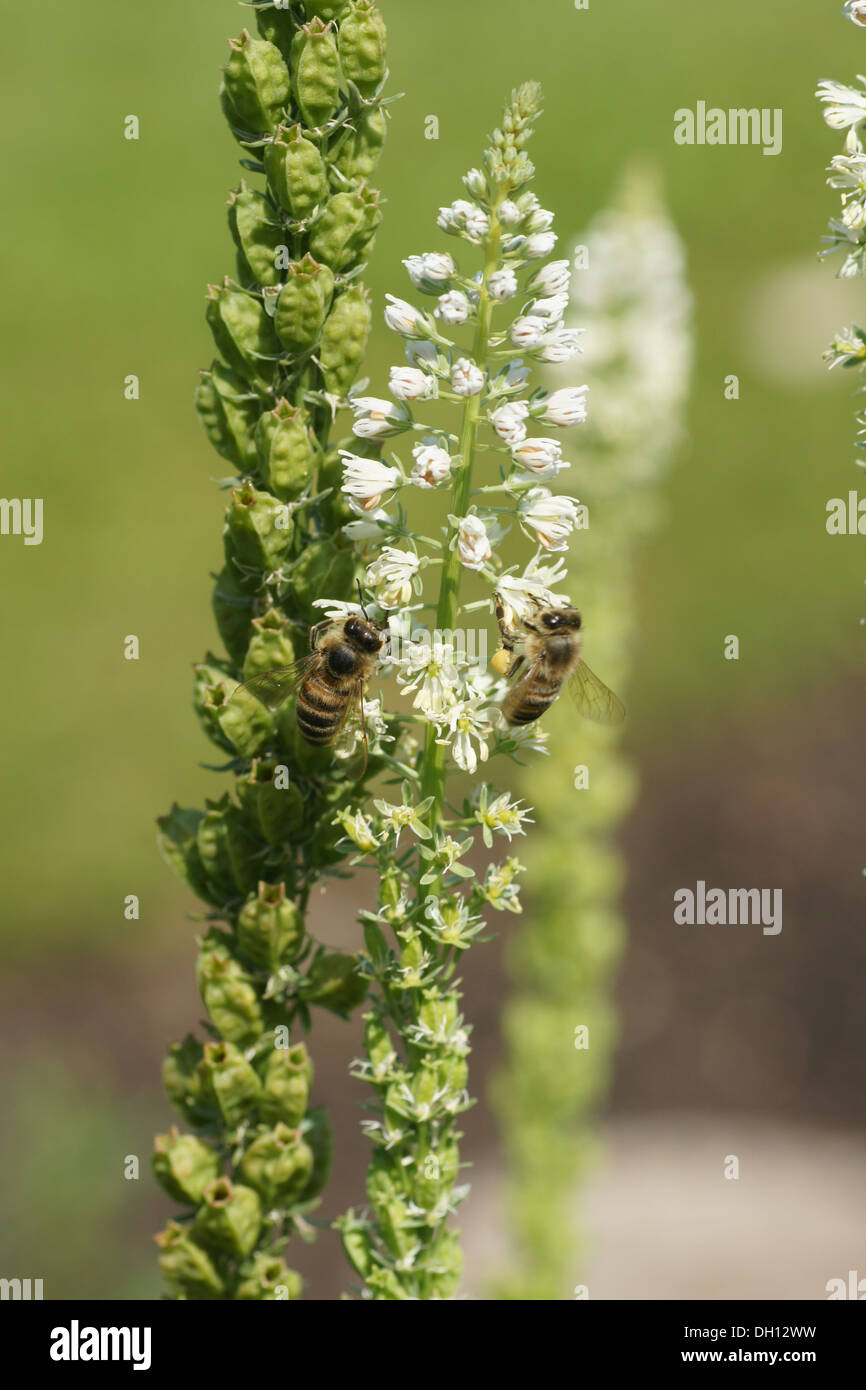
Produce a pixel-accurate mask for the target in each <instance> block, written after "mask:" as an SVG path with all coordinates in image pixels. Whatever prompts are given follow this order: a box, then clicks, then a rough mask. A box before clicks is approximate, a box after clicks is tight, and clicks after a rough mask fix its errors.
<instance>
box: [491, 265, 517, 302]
mask: <svg viewBox="0 0 866 1390" xmlns="http://www.w3.org/2000/svg"><path fill="white" fill-rule="evenodd" d="M487 293H488V294H489V295H490V298H491V299H495V300H498V301H499V302H500V303H501V302H502V301H503V300H505V299H510V298H511V296H512V295H514V294H517V276H516V275H515V274H514V271H513V270H512V269H511V267H510V266H506V267H505V268H504V269H503V270H494V272H493V274H492V275H491V277H490V279H489V280H488V281H487Z"/></svg>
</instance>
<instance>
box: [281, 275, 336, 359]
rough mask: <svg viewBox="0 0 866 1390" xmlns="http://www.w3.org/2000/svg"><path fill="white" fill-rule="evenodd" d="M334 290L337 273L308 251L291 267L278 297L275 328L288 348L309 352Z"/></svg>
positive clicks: (313, 345)
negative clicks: (333, 272) (315, 258)
mask: <svg viewBox="0 0 866 1390" xmlns="http://www.w3.org/2000/svg"><path fill="white" fill-rule="evenodd" d="M333 292H334V277H333V275H332V273H331V271H330V269H329V268H328V266H327V265H320V264H319V263H318V262H317V261H315V260H314V259H313V257H312V256H311V255H310V254H309V252H308V253H307V255H306V256H305V257H304V259H303V260H302V261H294V262H293V263H292V264H291V265H290V266H289V269H288V277H287V279H286V283H285V284H284V285H283V288H282V290H281V291H280V297H279V299H278V300H277V310H276V313H275V314H274V328H275V329H276V331H277V337H278V338H279V340H280V342H281V343H282V345H283V347H284V348H285V349H286V351H287V352H292V353H299V352H309V350H310V348H313V347H315V346H316V343H317V342H318V341H319V334H320V333H321V331H322V324H323V323H324V322H325V315H326V314H327V312H328V306H329V304H330V302H331V295H332V294H333Z"/></svg>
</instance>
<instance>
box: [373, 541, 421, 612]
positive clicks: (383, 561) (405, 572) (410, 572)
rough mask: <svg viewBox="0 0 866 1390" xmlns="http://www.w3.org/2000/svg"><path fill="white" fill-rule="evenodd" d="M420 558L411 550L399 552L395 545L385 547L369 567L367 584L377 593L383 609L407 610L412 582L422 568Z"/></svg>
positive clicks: (377, 600)
mask: <svg viewBox="0 0 866 1390" xmlns="http://www.w3.org/2000/svg"><path fill="white" fill-rule="evenodd" d="M420 564H421V562H420V560H419V559H418V556H417V555H415V554H413V552H412V551H411V550H397V549H396V547H395V546H393V545H386V546H384V547H383V549H382V551H381V552H380V554H379V555H378V556H377V557H376V559H375V560H374V561H373V563H372V565H368V566H367V575H366V578H367V583H368V584H369V585H370V587H371V588H372V589H374V590H375V593H376V602H377V603H378V604H379V605H380V607H382V608H405V606H406V604H407V603H409V602H410V601H411V598H412V580H413V579H414V577H415V575H416V574H417V573H418V569H419V567H420Z"/></svg>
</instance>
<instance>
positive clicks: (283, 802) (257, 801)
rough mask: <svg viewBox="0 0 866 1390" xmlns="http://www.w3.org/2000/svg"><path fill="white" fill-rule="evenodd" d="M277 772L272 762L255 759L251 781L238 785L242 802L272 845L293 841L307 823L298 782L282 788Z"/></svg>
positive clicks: (248, 778) (246, 779) (251, 771)
mask: <svg viewBox="0 0 866 1390" xmlns="http://www.w3.org/2000/svg"><path fill="white" fill-rule="evenodd" d="M276 768H277V764H276V763H274V762H273V761H271V760H267V761H264V760H262V759H259V758H254V759H253V765H252V768H251V770H250V775H249V777H247V778H245V779H244V781H243V782H239V783H238V800H239V801H240V802H241V804H242V806H243V807H244V809H245V810H246V811H248V813H249V814H250V815H252V816H253V817H254V818H255V822H256V824H257V826H258V828H259V829H260V830H261V833H262V835H263V836H264V838H265V839H266V840H267V842H268V844H269V845H280V844H283V842H284V841H286V840H290V839H292V838H293V837H294V836H295V834H296V833H297V831H298V830H299V829H300V827H301V824H302V822H303V819H304V800H303V797H302V796H301V793H300V792H299V790H298V788H297V787H296V785H295V783H294V782H291V783H290V784H289V786H287V787H282V786H279V787H278V786H277V785H276V784H275V781H274V776H275V772H276Z"/></svg>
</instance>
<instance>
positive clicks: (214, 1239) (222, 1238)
mask: <svg viewBox="0 0 866 1390" xmlns="http://www.w3.org/2000/svg"><path fill="white" fill-rule="evenodd" d="M261 1226H262V1207H261V1203H260V1201H259V1198H258V1194H257V1193H256V1192H254V1191H253V1189H252V1188H251V1187H244V1186H243V1185H242V1184H241V1183H232V1182H230V1181H229V1179H228V1178H217V1179H216V1181H215V1182H212V1183H210V1185H209V1186H208V1187H206V1188H205V1190H204V1193H203V1194H202V1205H201V1206H200V1207H199V1209H198V1211H197V1213H196V1218H195V1222H194V1225H193V1230H194V1232H195V1236H196V1239H197V1240H200V1241H201V1242H202V1244H203V1245H205V1246H207V1247H208V1249H210V1250H215V1251H221V1252H225V1253H226V1254H229V1255H248V1254H249V1253H250V1251H251V1250H252V1248H253V1246H254V1245H255V1243H256V1241H257V1240H258V1236H259V1231H260V1230H261Z"/></svg>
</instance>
